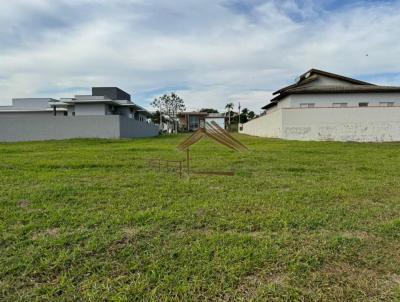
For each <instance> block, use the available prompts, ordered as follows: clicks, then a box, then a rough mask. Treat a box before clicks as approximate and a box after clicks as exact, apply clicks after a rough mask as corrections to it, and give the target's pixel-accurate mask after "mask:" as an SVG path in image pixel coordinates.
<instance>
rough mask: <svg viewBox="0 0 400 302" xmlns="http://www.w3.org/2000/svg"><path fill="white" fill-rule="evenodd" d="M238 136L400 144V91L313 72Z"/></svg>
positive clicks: (281, 94) (279, 94)
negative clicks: (242, 134)
mask: <svg viewBox="0 0 400 302" xmlns="http://www.w3.org/2000/svg"><path fill="white" fill-rule="evenodd" d="M274 95H275V97H274V98H273V99H272V100H271V101H270V103H269V104H267V105H265V106H264V107H263V108H262V109H264V110H265V112H264V114H263V115H262V116H260V117H258V118H255V119H253V120H251V121H249V122H247V123H245V124H243V126H242V127H241V130H240V132H241V133H245V134H249V135H255V136H262V137H275V138H283V139H293V140H337V141H366V142H367V141H372V142H376V141H400V87H394V86H379V85H374V84H371V83H367V82H363V81H359V80H356V79H352V78H348V77H345V76H341V75H338V74H333V73H330V72H326V71H322V70H317V69H311V70H309V71H307V72H306V73H304V74H302V75H301V76H300V77H299V79H298V80H297V81H296V83H295V84H293V85H290V86H287V87H284V88H281V89H279V90H278V91H276V92H274Z"/></svg>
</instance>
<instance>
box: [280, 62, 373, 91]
mask: <svg viewBox="0 0 400 302" xmlns="http://www.w3.org/2000/svg"><path fill="white" fill-rule="evenodd" d="M318 75H323V76H326V77H329V78H334V79H338V80H342V81H346V82H348V83H351V84H355V85H374V84H371V83H367V82H364V81H360V80H356V79H353V78H349V77H345V76H342V75H340V74H336V73H332V72H327V71H323V70H319V69H315V68H312V69H310V70H309V71H307V72H305V73H303V74H302V75H301V76H300V77H299V80H298V81H297V82H296V83H295V84H292V85H289V86H286V87H284V88H281V89H279V90H277V91H275V92H274V93H273V95H276V94H278V93H282V92H284V91H286V90H288V89H292V88H296V87H298V86H303V85H305V84H309V83H311V82H313V81H315V80H316V79H318Z"/></svg>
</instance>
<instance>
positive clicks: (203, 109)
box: [200, 108, 218, 113]
mask: <svg viewBox="0 0 400 302" xmlns="http://www.w3.org/2000/svg"><path fill="white" fill-rule="evenodd" d="M200 112H207V113H218V110H217V109H213V108H202V109H200Z"/></svg>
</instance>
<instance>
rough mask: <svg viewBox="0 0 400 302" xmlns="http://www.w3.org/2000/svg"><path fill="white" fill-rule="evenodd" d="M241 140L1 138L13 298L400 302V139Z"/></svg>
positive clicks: (4, 270) (2, 209) (4, 289)
mask: <svg viewBox="0 0 400 302" xmlns="http://www.w3.org/2000/svg"><path fill="white" fill-rule="evenodd" d="M238 137H239V138H240V139H241V140H242V141H243V142H244V143H245V144H246V145H247V146H248V147H249V148H250V149H251V151H250V152H248V153H235V152H233V151H230V150H228V149H226V148H224V147H223V146H219V145H217V144H216V143H214V142H212V141H209V140H204V141H202V142H200V143H199V144H198V145H196V146H195V147H194V148H193V152H192V156H193V166H194V167H193V168H194V169H197V170H224V171H228V170H230V169H232V168H233V169H234V170H236V172H237V173H236V175H235V176H233V177H221V176H213V177H206V176H193V177H190V178H187V177H184V178H182V179H179V177H178V176H177V175H175V174H172V173H165V172H164V173H159V172H156V171H152V170H150V169H148V168H146V165H145V159H146V158H150V157H161V158H164V159H184V158H185V154H183V153H179V152H177V151H175V147H176V145H177V144H178V143H179V142H180V141H181V140H182V139H183V138H184V136H170V137H159V138H151V139H137V140H120V141H115V140H71V141H59V142H32V143H13V144H4V143H3V144H0V159H1V160H0V181H1V182H0V190H1V191H0V192H1V194H0V229H1V236H0V300H1V301H13V302H14V301H135V300H136V301H383V300H384V301H392V300H394V301H396V300H400V186H399V185H400V152H399V151H400V144H395V143H393V144H356V143H335V142H295V141H281V140H268V139H261V138H252V137H246V136H238Z"/></svg>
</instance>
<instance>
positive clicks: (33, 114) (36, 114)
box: [0, 111, 64, 119]
mask: <svg viewBox="0 0 400 302" xmlns="http://www.w3.org/2000/svg"><path fill="white" fill-rule="evenodd" d="M51 116H54V112H53V111H47V112H43V111H37V112H32V111H31V112H29V111H25V112H15V111H14V112H12V111H9V112H7V111H0V119H3V118H4V117H13V118H17V117H24V118H29V117H34V118H38V117H39V118H41V117H51ZM57 116H60V117H61V116H64V113H63V112H57Z"/></svg>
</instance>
